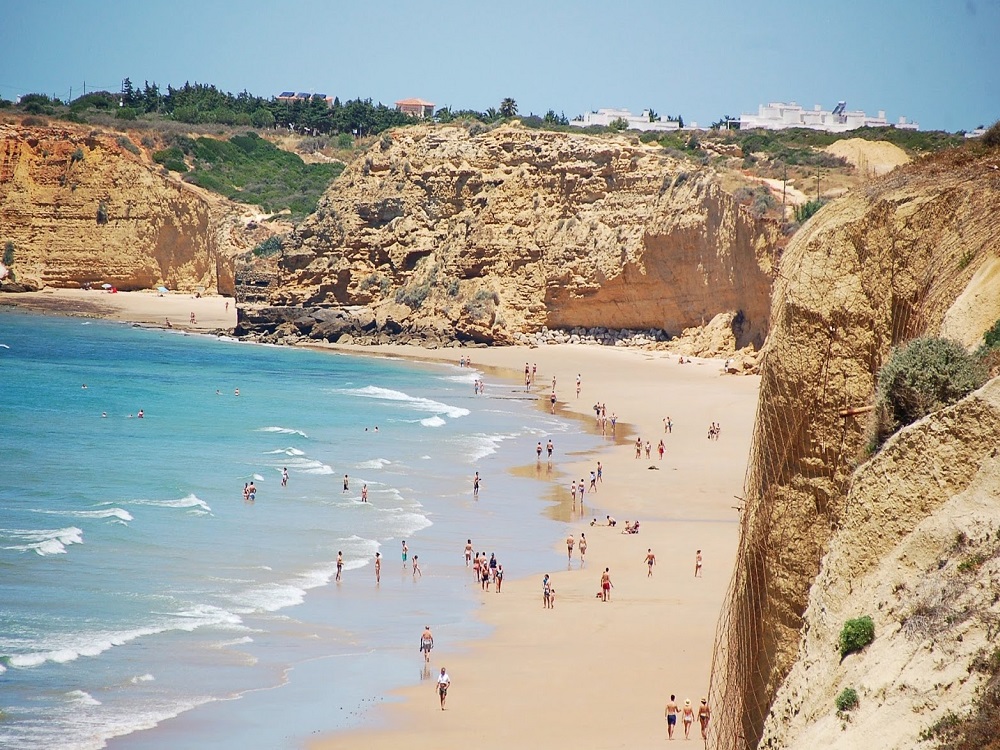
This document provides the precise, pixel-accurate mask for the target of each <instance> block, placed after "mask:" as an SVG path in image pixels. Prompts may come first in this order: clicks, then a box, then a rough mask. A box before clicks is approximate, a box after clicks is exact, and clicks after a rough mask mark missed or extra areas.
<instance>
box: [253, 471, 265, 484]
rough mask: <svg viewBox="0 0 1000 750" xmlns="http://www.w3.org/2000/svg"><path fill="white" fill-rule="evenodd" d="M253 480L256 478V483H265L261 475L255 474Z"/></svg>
mask: <svg viewBox="0 0 1000 750" xmlns="http://www.w3.org/2000/svg"><path fill="white" fill-rule="evenodd" d="M253 478H254V481H256V482H263V481H264V477H262V476H261V475H260V474H256V473H255V474H254V475H253Z"/></svg>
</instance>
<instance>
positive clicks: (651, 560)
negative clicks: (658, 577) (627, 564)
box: [646, 549, 656, 578]
mask: <svg viewBox="0 0 1000 750" xmlns="http://www.w3.org/2000/svg"><path fill="white" fill-rule="evenodd" d="M654 565H656V555H654V554H653V550H652V549H647V550H646V567H647V568H648V569H649V572H647V573H646V578H649V577H651V576H652V575H653V566H654Z"/></svg>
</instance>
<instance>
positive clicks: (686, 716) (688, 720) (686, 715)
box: [681, 698, 694, 740]
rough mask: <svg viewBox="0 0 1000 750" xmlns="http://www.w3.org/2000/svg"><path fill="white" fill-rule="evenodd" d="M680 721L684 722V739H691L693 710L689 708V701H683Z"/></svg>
mask: <svg viewBox="0 0 1000 750" xmlns="http://www.w3.org/2000/svg"><path fill="white" fill-rule="evenodd" d="M681 721H683V722H684V739H686V740H689V739H691V737H690V735H691V724H692V723H694V709H693V708H691V699H690V698H685V699H684V708H683V709H682V710H681Z"/></svg>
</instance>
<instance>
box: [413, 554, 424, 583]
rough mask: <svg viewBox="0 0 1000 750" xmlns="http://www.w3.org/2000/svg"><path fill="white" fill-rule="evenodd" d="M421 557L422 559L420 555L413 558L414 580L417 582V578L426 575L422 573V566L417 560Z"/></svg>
mask: <svg viewBox="0 0 1000 750" xmlns="http://www.w3.org/2000/svg"><path fill="white" fill-rule="evenodd" d="M419 557H420V555H414V556H413V578H414V580H416V578H417V576H421V577H423V575H424V574H423V573H421V572H420V564H419V563H418V562H417V559H418V558H419Z"/></svg>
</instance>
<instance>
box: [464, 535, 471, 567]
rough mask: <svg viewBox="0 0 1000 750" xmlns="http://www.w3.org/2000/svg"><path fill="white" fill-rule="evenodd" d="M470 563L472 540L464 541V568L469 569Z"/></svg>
mask: <svg viewBox="0 0 1000 750" xmlns="http://www.w3.org/2000/svg"><path fill="white" fill-rule="evenodd" d="M471 562H472V540H471V539H466V540H465V567H469V564H470V563H471Z"/></svg>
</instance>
